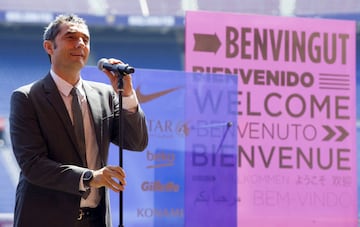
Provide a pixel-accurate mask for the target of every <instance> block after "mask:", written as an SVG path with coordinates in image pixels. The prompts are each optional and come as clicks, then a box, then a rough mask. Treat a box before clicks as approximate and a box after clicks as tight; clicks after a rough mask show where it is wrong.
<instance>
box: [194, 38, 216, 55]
mask: <svg viewBox="0 0 360 227" xmlns="http://www.w3.org/2000/svg"><path fill="white" fill-rule="evenodd" d="M194 39H195V45H194V51H198V52H213V53H214V54H216V53H217V51H218V50H219V48H220V46H221V42H220V39H219V37H218V36H217V35H216V33H215V34H213V35H212V34H199V33H194Z"/></svg>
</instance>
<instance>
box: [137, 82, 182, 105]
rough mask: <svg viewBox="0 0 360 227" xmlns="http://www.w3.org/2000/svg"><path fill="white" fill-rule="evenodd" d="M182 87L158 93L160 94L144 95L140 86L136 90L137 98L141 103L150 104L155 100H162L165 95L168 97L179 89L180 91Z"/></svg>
mask: <svg viewBox="0 0 360 227" xmlns="http://www.w3.org/2000/svg"><path fill="white" fill-rule="evenodd" d="M180 88H181V87H174V88H169V89H166V90H163V91H158V92H154V93H151V94H143V93H142V92H141V90H140V86H138V87H137V88H136V90H135V93H136V96H137V98H138V100H139V103H146V102H150V101H152V100H154V99H157V98H160V97H162V96H164V95H167V94H169V93H171V92H173V91H176V90H178V89H180Z"/></svg>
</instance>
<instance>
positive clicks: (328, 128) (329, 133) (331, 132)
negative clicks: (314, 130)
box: [323, 125, 349, 142]
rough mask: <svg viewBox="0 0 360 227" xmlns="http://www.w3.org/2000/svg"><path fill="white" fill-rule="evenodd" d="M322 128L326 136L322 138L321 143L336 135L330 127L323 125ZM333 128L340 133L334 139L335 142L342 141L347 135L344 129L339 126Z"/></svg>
mask: <svg viewBox="0 0 360 227" xmlns="http://www.w3.org/2000/svg"><path fill="white" fill-rule="evenodd" d="M323 128H324V129H325V130H326V132H327V135H326V136H325V137H324V138H323V141H329V140H331V139H332V138H333V137H335V135H336V131H335V130H333V129H332V128H331V127H330V126H327V125H323ZM335 128H336V129H337V130H338V131H339V132H340V136H339V137H338V138H337V139H336V141H338V142H340V141H343V140H344V139H345V138H346V137H347V136H348V135H349V133H348V132H347V131H346V129H345V128H344V127H342V126H340V125H337V126H335Z"/></svg>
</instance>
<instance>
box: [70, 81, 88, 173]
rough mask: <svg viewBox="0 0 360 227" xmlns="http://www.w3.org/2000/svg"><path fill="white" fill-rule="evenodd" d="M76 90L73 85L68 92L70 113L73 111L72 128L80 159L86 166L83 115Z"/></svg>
mask: <svg viewBox="0 0 360 227" xmlns="http://www.w3.org/2000/svg"><path fill="white" fill-rule="evenodd" d="M76 91H77V89H76V87H73V89H71V92H70V94H71V95H72V96H73V99H72V103H71V109H72V113H73V125H74V129H75V135H76V141H77V143H78V147H79V151H80V155H81V159H82V161H83V164H84V165H85V166H87V162H86V148H85V134H84V122H83V116H82V112H81V108H80V104H79V99H78V96H77V92H76Z"/></svg>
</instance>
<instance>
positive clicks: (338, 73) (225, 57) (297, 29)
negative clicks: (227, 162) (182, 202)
mask: <svg viewBox="0 0 360 227" xmlns="http://www.w3.org/2000/svg"><path fill="white" fill-rule="evenodd" d="M355 28H356V27H355V23H354V22H351V21H338V20H321V19H305V18H289V17H271V16H255V15H239V14H226V13H211V12H188V13H187V15H186V63H185V67H186V70H187V71H190V72H203V73H220V74H234V76H238V78H239V80H238V103H237V105H238V108H237V109H238V113H237V114H238V120H237V122H238V124H237V126H236V127H237V134H238V136H237V140H238V142H237V143H238V148H237V149H238V150H237V166H238V174H237V175H238V176H237V186H238V187H237V193H238V195H237V197H238V198H237V201H238V207H237V217H238V220H237V223H238V224H237V226H239V227H240V226H245V227H248V226H251V227H274V226H276V227H285V226H293V227H304V226H320V227H339V226H342V227H355V226H357V180H356V179H357V178H356V127H355V126H356V125H355V121H356V116H355V112H356V101H355V99H356V97H355V85H356V82H355V78H356V74H355V36H356V30H355Z"/></svg>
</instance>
